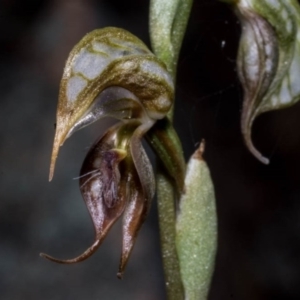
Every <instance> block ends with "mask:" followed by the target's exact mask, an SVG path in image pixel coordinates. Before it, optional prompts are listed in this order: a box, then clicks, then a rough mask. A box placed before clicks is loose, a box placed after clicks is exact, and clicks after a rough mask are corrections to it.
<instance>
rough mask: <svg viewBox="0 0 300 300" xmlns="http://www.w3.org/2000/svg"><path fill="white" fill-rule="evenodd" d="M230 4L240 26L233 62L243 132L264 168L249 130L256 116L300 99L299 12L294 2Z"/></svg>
mask: <svg viewBox="0 0 300 300" xmlns="http://www.w3.org/2000/svg"><path fill="white" fill-rule="evenodd" d="M228 2H232V3H234V5H235V11H236V13H237V16H238V17H239V19H240V20H241V24H242V37H241V40H240V46H239V53H238V61H237V64H238V72H239V77H240V80H241V83H242V85H243V88H244V103H243V112H242V133H243V135H244V139H245V143H246V145H247V146H248V148H249V150H250V151H251V152H252V153H253V154H254V155H255V156H256V157H257V158H258V159H259V160H260V161H261V162H263V163H266V164H267V163H268V162H269V160H268V159H267V158H265V157H263V156H262V155H261V153H260V152H259V151H257V149H256V148H255V147H254V146H253V144H252V140H251V128H252V124H253V121H254V120H255V118H256V117H257V116H258V115H260V114H262V113H263V112H266V111H270V110H274V109H281V108H285V107H288V106H291V105H293V104H294V103H296V102H297V101H298V100H299V98H300V85H299V82H298V78H299V75H300V59H299V55H300V8H299V4H298V2H297V1H295V0H272V1H267V0H238V1H228Z"/></svg>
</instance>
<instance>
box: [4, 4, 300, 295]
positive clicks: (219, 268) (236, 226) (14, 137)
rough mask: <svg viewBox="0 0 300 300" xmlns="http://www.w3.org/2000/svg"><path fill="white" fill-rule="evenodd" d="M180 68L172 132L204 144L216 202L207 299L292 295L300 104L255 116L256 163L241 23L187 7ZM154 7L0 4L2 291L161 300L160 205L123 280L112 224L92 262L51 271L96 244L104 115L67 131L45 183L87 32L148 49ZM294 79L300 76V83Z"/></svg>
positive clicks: (299, 198) (299, 247)
mask: <svg viewBox="0 0 300 300" xmlns="http://www.w3.org/2000/svg"><path fill="white" fill-rule="evenodd" d="M194 2H195V3H194V6H193V10H192V15H191V18H190V22H189V25H188V29H187V34H186V37H185V40H184V44H183V48H182V52H181V56H180V61H179V65H178V80H177V99H176V114H175V120H176V123H175V126H176V128H177V130H178V133H179V135H180V137H181V138H182V141H183V146H184V149H185V152H186V157H187V158H188V157H189V156H190V155H191V154H192V152H193V151H194V150H195V149H196V147H197V146H198V144H199V141H200V140H201V139H202V138H205V139H206V145H207V147H206V152H205V158H206V160H207V162H208V165H209V167H210V169H211V173H212V178H213V181H214V184H215V191H216V196H217V208H218V221H219V239H218V241H219V248H218V255H217V259H216V269H215V274H214V277H213V282H212V287H211V293H210V297H209V299H211V300H227V299H238V300H240V299H242V300H248V299H249V300H250V299H251V300H253V299H258V300H264V299H300V230H299V229H300V157H299V153H300V133H299V128H300V104H299V105H295V106H293V107H291V108H289V109H285V110H281V111H277V112H271V113H266V114H265V115H262V116H261V117H259V118H258V119H257V121H255V124H254V128H253V140H254V144H255V145H256V146H257V148H258V149H259V150H261V151H262V153H263V154H265V155H266V156H267V157H269V158H270V159H271V164H270V165H269V166H265V165H262V164H261V163H259V162H258V161H257V160H256V159H255V158H254V157H252V155H251V154H250V153H249V152H248V151H247V149H246V148H245V146H244V144H243V141H242V137H241V133H240V114H241V107H242V97H243V96H242V89H241V87H240V85H239V83H238V80H237V74H236V65H235V58H236V52H237V46H238V39H239V36H240V25H239V23H238V21H237V19H236V18H235V16H234V15H233V13H232V11H231V10H230V7H229V6H227V5H225V4H223V3H220V2H218V1H214V0H198V1H194ZM148 6H149V1H138V0H127V1H126V2H125V1H118V0H102V1H101V0H98V1H94V0H27V1H21V0H1V1H0V45H1V46H0V105H1V106H0V107H1V109H0V122H1V123H0V135H1V136H0V137H1V145H0V188H1V196H0V197H1V201H0V298H1V299H3V300H8V299H9V300H10V299H13V300H19V299H20V300H21V299H22V300H27V299H32V300H35V299H45V300H60V299H62V300H67V299H72V300H73V299H74V300H77V299H78V300H81V299H91V300H95V299H104V300H106V299H123V300H125V299H134V300H148V299H149V300H152V299H166V296H165V289H164V283H163V273H162V265H161V258H160V248H159V236H158V224H157V216H156V211H157V210H156V203H155V201H154V203H153V205H152V209H151V213H150V216H149V217H148V219H147V221H146V222H145V224H144V226H143V228H142V230H141V231H140V234H139V237H138V239H137V242H136V246H135V248H134V251H133V253H132V256H131V259H130V261H129V264H128V267H127V270H126V272H125V276H124V279H123V280H122V281H120V280H118V279H117V278H116V272H117V268H118V263H119V256H120V251H121V231H120V230H121V227H120V224H117V225H116V226H115V227H114V228H113V229H112V230H111V232H110V234H109V235H108V237H107V238H106V240H105V242H104V243H103V245H102V246H101V247H100V249H99V250H98V251H97V253H96V254H95V255H93V256H92V257H91V258H90V259H89V260H87V261H85V262H83V263H80V264H77V265H58V264H54V263H51V262H49V261H46V260H43V259H42V258H40V257H39V253H40V252H46V253H49V254H51V255H54V256H56V257H58V258H71V257H74V256H76V255H78V254H79V253H81V252H82V251H83V250H85V249H86V248H87V247H88V246H89V245H90V244H91V242H92V241H93V238H94V232H93V226H92V223H91V220H90V218H89V215H88V213H87V210H86V208H85V205H84V203H83V200H82V198H81V195H80V192H79V188H78V180H76V179H73V178H76V177H77V176H78V173H79V170H80V167H81V163H82V161H83V159H84V157H85V155H86V153H87V151H88V149H89V147H90V146H91V145H92V143H93V142H94V140H95V139H96V138H97V137H98V136H99V135H101V133H102V132H103V130H105V128H107V126H108V124H109V122H111V121H110V120H103V121H100V122H97V123H96V124H94V125H93V126H90V127H88V128H86V129H84V130H81V131H79V132H78V133H76V134H74V136H72V138H71V139H69V140H68V141H67V142H66V143H65V145H64V147H63V148H62V149H61V151H60V155H59V158H58V162H57V167H56V172H55V176H54V180H53V181H52V182H51V184H50V183H49V182H48V172H49V162H50V154H51V149H52V142H53V136H54V123H55V113H56V105H57V98H58V91H59V82H60V78H61V75H62V70H63V67H64V64H65V60H66V59H67V57H68V53H69V52H70V50H71V49H72V47H73V46H74V44H75V43H77V42H78V41H79V40H80V39H81V38H82V36H83V35H84V34H86V33H87V32H89V31H91V30H93V29H95V28H100V27H105V26H116V27H123V28H125V29H127V30H129V31H131V32H132V33H134V34H135V35H137V36H138V37H139V38H141V39H142V40H144V41H145V42H146V43H147V44H148V45H149V34H148ZM299 84H300V82H299Z"/></svg>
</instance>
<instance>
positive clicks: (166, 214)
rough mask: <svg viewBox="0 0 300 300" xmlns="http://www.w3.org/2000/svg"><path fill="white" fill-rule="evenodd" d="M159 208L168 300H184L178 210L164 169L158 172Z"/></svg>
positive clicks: (171, 182)
mask: <svg viewBox="0 0 300 300" xmlns="http://www.w3.org/2000/svg"><path fill="white" fill-rule="evenodd" d="M156 179H157V199H158V201H157V206H158V218H159V227H160V241H161V252H162V260H163V266H164V274H165V284H166V290H167V299H169V300H182V299H184V290H183V285H182V281H181V275H180V268H179V261H178V255H177V250H176V243H175V240H176V230H175V220H176V210H175V205H174V199H175V191H174V187H173V181H172V180H171V178H168V176H167V175H166V174H165V172H164V171H163V170H162V169H159V170H158V172H157V177H156Z"/></svg>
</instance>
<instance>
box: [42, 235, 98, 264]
mask: <svg viewBox="0 0 300 300" xmlns="http://www.w3.org/2000/svg"><path fill="white" fill-rule="evenodd" d="M100 244H101V240H100V239H98V240H96V241H95V242H94V244H93V245H92V246H91V247H89V248H88V249H87V250H86V251H85V252H83V253H82V254H81V255H79V256H77V257H75V258H72V259H65V260H63V259H57V258H55V257H52V256H50V255H48V254H45V253H40V256H41V257H43V258H46V259H48V260H51V261H53V262H56V263H59V264H75V263H78V262H81V261H84V260H86V259H87V258H89V257H90V256H91V255H93V254H94V253H95V252H96V250H97V249H98V248H99V246H100Z"/></svg>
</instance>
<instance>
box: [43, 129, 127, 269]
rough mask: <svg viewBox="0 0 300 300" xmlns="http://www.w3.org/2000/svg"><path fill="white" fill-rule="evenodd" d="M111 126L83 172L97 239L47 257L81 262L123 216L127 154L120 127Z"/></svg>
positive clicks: (83, 186)
mask: <svg viewBox="0 0 300 300" xmlns="http://www.w3.org/2000/svg"><path fill="white" fill-rule="evenodd" d="M118 127H119V126H117V127H114V128H112V129H110V130H109V131H108V132H107V133H106V134H105V135H104V136H103V137H102V138H101V139H100V140H99V141H98V142H97V143H96V144H95V145H94V146H93V147H92V148H91V149H90V151H89V153H88V154H87V157H86V159H85V161H84V163H83V166H82V169H81V172H80V190H81V193H82V196H83V199H84V201H85V203H86V206H87V208H88V210H89V213H90V216H91V218H92V221H93V224H94V228H95V233H96V237H95V242H94V243H93V245H92V246H91V247H89V248H88V249H87V250H86V251H85V252H84V253H83V254H81V255H80V256H78V257H76V258H74V259H69V260H59V259H56V258H53V257H51V256H49V255H46V254H41V255H42V256H43V257H45V258H47V259H50V260H52V261H55V262H58V263H64V264H70V263H77V262H80V261H83V260H85V259H87V258H88V257H90V256H91V255H92V254H93V253H94V252H95V251H96V250H97V249H98V247H99V246H100V244H101V242H102V241H103V239H104V238H105V236H106V235H107V233H108V231H109V229H110V228H111V226H112V225H113V224H114V223H115V222H116V221H117V220H118V219H119V217H120V216H121V214H122V213H123V211H124V208H125V206H126V200H127V198H126V193H124V189H125V188H126V185H127V182H126V181H127V179H126V178H124V177H122V176H121V174H120V168H121V166H120V165H121V164H122V161H124V159H125V158H126V156H127V152H126V151H125V150H124V149H117V148H115V147H116V143H115V135H116V129H118Z"/></svg>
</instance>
